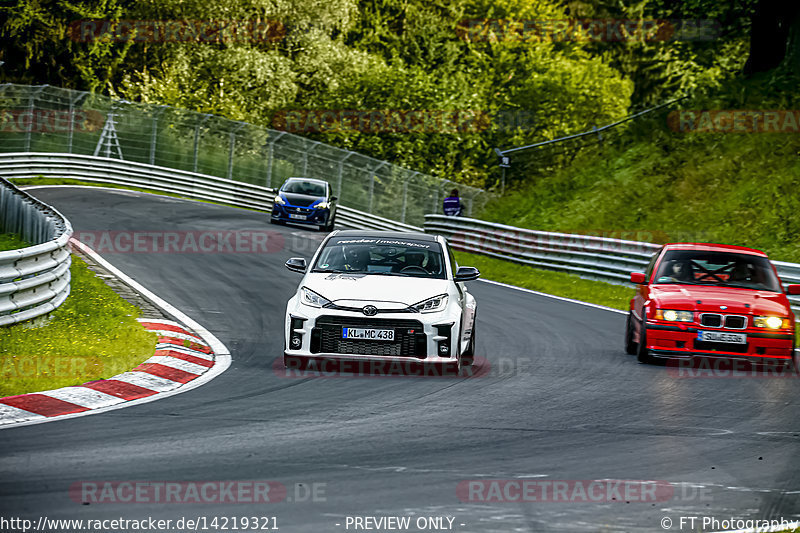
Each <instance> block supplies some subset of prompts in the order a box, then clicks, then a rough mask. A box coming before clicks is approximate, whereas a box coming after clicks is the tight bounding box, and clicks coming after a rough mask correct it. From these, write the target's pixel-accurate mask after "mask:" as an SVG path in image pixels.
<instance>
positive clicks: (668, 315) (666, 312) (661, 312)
mask: <svg viewBox="0 0 800 533" xmlns="http://www.w3.org/2000/svg"><path fill="white" fill-rule="evenodd" d="M656 319H658V320H666V321H667V322H694V313H693V312H691V311H676V310H674V309H657V310H656Z"/></svg>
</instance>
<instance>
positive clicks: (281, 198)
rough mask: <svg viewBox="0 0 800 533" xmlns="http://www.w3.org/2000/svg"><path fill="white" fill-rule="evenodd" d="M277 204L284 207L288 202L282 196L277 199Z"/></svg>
mask: <svg viewBox="0 0 800 533" xmlns="http://www.w3.org/2000/svg"><path fill="white" fill-rule="evenodd" d="M275 203H276V204H279V205H283V204H285V203H286V200H284V199H283V197H282V196H281V195H278V196H276V197H275Z"/></svg>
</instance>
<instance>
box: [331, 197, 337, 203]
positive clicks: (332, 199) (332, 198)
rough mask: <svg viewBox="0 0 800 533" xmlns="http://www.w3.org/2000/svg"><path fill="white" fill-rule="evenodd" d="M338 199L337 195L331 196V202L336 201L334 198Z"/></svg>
mask: <svg viewBox="0 0 800 533" xmlns="http://www.w3.org/2000/svg"><path fill="white" fill-rule="evenodd" d="M338 199H339V197H338V196H331V202H335V201H336V200H338Z"/></svg>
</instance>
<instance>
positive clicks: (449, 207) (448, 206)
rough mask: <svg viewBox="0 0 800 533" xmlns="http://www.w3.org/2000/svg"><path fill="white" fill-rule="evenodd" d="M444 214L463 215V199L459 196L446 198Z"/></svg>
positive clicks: (450, 215)
mask: <svg viewBox="0 0 800 533" xmlns="http://www.w3.org/2000/svg"><path fill="white" fill-rule="evenodd" d="M444 214H445V215H447V216H449V217H458V216H461V200H459V199H458V196H449V197H447V198H445V199H444Z"/></svg>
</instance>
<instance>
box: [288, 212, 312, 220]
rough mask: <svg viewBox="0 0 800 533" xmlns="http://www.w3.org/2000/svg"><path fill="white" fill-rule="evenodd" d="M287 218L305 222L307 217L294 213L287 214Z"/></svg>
mask: <svg viewBox="0 0 800 533" xmlns="http://www.w3.org/2000/svg"><path fill="white" fill-rule="evenodd" d="M289 218H296V219H298V220H305V219H306V218H308V217H306V215H295V214H294V213H290V214H289Z"/></svg>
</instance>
